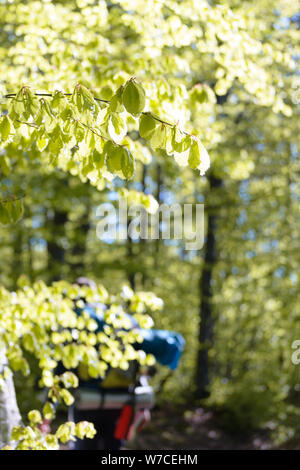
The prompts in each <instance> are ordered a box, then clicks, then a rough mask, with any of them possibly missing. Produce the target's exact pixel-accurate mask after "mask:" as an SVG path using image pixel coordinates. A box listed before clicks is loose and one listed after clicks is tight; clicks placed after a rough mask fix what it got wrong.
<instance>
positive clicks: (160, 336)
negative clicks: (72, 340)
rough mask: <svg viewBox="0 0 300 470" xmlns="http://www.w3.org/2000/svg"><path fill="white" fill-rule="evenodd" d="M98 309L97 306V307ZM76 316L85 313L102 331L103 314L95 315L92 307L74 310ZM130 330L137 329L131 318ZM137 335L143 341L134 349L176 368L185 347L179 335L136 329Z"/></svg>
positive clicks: (165, 331) (164, 331) (170, 332)
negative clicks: (137, 330)
mask: <svg viewBox="0 0 300 470" xmlns="http://www.w3.org/2000/svg"><path fill="white" fill-rule="evenodd" d="M98 307H99V306H98ZM106 308H107V307H106V305H103V313H104V311H105V310H106ZM75 311H76V313H77V314H78V315H80V314H81V312H82V311H84V312H87V313H88V314H89V315H90V316H91V318H93V319H94V320H95V321H96V322H97V324H98V329H97V332H98V331H103V327H104V325H105V321H104V318H103V314H101V313H97V311H96V310H95V308H94V306H93V305H91V304H87V305H86V306H85V307H84V308H83V309H78V308H77V309H76V310H75ZM128 316H129V317H130V318H131V322H132V328H136V327H137V322H136V320H135V319H134V318H133V317H132V316H131V315H128ZM138 329H139V333H140V334H141V335H142V336H143V338H144V341H143V342H142V343H137V344H135V345H134V347H135V349H142V350H143V351H145V353H147V354H153V356H154V357H155V359H156V360H157V361H158V362H159V363H160V364H162V365H164V366H168V367H170V369H172V370H174V369H176V368H177V367H178V363H179V360H180V358H181V355H182V351H183V349H184V346H185V340H184V338H183V336H182V335H181V334H180V333H175V332H174V331H167V330H154V329H151V330H147V329H143V328H138Z"/></svg>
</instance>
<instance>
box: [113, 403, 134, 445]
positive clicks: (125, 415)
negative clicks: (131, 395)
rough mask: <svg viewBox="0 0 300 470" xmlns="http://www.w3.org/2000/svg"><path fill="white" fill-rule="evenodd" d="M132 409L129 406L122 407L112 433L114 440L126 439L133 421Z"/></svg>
mask: <svg viewBox="0 0 300 470" xmlns="http://www.w3.org/2000/svg"><path fill="white" fill-rule="evenodd" d="M133 414H134V409H133V406H131V405H124V406H123V408H122V411H121V414H120V417H119V419H118V422H117V425H116V429H115V432H114V437H115V439H120V440H121V439H126V438H127V435H128V431H129V428H130V425H131V423H132V420H133Z"/></svg>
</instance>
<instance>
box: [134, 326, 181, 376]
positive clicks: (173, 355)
mask: <svg viewBox="0 0 300 470" xmlns="http://www.w3.org/2000/svg"><path fill="white" fill-rule="evenodd" d="M139 333H140V334H141V335H142V336H143V338H144V341H143V343H142V344H141V345H140V349H142V350H143V351H145V352H146V353H148V354H153V356H154V357H155V359H156V360H157V361H158V362H160V364H162V365H164V366H168V367H170V369H172V370H174V369H177V367H178V363H179V359H180V358H181V354H182V351H183V349H184V346H185V340H184V338H183V336H182V335H181V334H180V333H175V332H173V331H167V330H144V329H140V330H139Z"/></svg>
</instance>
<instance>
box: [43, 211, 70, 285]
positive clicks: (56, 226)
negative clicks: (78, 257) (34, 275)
mask: <svg viewBox="0 0 300 470" xmlns="http://www.w3.org/2000/svg"><path fill="white" fill-rule="evenodd" d="M67 220H68V214H67V212H66V211H59V210H55V212H54V217H53V220H52V221H49V222H48V224H49V225H50V224H51V222H52V224H51V225H52V230H51V232H50V239H48V240H47V245H48V255H49V259H48V273H49V278H50V281H57V280H59V279H62V277H63V275H62V268H63V265H64V262H65V249H64V247H63V245H62V243H61V240H62V238H63V236H64V235H65V224H66V222H67Z"/></svg>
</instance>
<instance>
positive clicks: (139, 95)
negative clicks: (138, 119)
mask: <svg viewBox="0 0 300 470" xmlns="http://www.w3.org/2000/svg"><path fill="white" fill-rule="evenodd" d="M145 101H146V100H145V91H144V89H143V88H142V86H141V85H140V84H139V83H138V82H136V81H135V80H134V79H130V80H129V81H128V82H127V83H126V85H125V87H124V92H123V104H124V106H125V108H126V111H128V112H129V113H130V114H139V113H141V112H142V111H143V109H144V107H145Z"/></svg>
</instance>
